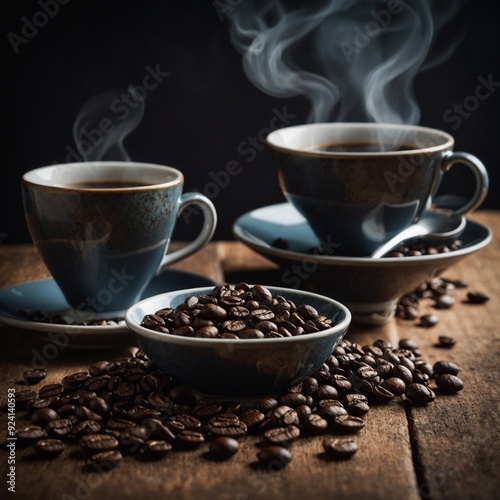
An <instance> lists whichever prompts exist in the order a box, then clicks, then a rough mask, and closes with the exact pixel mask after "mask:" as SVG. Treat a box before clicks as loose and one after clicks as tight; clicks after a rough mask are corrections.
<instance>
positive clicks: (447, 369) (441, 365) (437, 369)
mask: <svg viewBox="0 0 500 500" xmlns="http://www.w3.org/2000/svg"><path fill="white" fill-rule="evenodd" d="M433 370H434V373H436V374H438V375H443V374H444V373H449V374H451V375H457V374H458V372H459V371H460V368H459V367H458V365H456V364H455V363H453V362H452V361H436V363H434V366H433Z"/></svg>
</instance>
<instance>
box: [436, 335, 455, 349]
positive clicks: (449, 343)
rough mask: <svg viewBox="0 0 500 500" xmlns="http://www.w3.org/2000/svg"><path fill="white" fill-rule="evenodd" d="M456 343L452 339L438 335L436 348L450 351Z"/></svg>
mask: <svg viewBox="0 0 500 500" xmlns="http://www.w3.org/2000/svg"><path fill="white" fill-rule="evenodd" d="M456 343H457V341H456V340H455V339H454V338H453V337H448V336H446V335H440V336H439V337H438V344H437V345H436V347H443V348H445V349H450V348H451V347H453V346H454V345H455V344H456Z"/></svg>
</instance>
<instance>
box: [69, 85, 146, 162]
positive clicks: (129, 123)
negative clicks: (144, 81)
mask: <svg viewBox="0 0 500 500" xmlns="http://www.w3.org/2000/svg"><path fill="white" fill-rule="evenodd" d="M144 108H145V104H144V98H143V97H141V96H139V95H138V94H137V93H136V92H135V89H134V88H133V87H130V88H129V89H128V91H127V92H124V91H111V90H110V91H107V92H103V93H102V94H99V95H97V96H94V97H91V98H90V99H89V100H88V101H87V102H86V103H85V104H84V105H83V107H82V109H81V110H80V112H79V113H78V116H77V117H76V120H75V123H74V125H73V138H74V140H75V144H76V148H77V150H78V153H79V154H80V155H81V157H82V159H83V161H101V160H116V161H132V160H131V158H130V155H129V154H128V152H127V150H126V149H125V147H124V145H123V141H124V140H125V138H126V137H127V136H128V135H129V134H130V133H131V132H132V131H133V130H135V128H136V127H137V126H138V125H139V123H140V122H141V120H142V117H143V115H144Z"/></svg>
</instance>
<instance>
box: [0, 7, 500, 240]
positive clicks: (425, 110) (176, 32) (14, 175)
mask: <svg viewBox="0 0 500 500" xmlns="http://www.w3.org/2000/svg"><path fill="white" fill-rule="evenodd" d="M45 1H46V2H47V1H48V2H49V3H54V2H55V0H45ZM61 1H62V0H61ZM65 1H67V3H66V4H64V5H60V4H58V12H57V13H56V14H55V15H53V16H52V17H50V18H49V19H48V21H47V22H46V24H45V25H44V26H41V27H40V28H38V32H37V33H36V34H34V35H33V36H32V37H30V38H29V39H28V38H26V40H27V43H20V44H19V45H18V46H17V49H18V53H17V54H16V53H15V51H14V48H13V46H12V43H11V41H10V40H9V38H8V34H9V33H14V34H17V35H20V36H22V34H21V33H22V31H21V30H22V28H23V24H24V23H25V20H24V18H26V19H27V20H28V21H33V20H34V18H35V16H36V14H37V13H38V12H40V11H42V8H41V3H40V1H39V2H35V1H23V2H21V1H18V0H1V3H0V9H1V10H0V23H1V28H2V32H1V35H2V39H1V50H2V78H1V81H0V86H1V87H0V89H1V94H0V95H1V99H2V118H3V120H2V122H3V126H2V132H1V145H2V147H1V151H0V154H1V157H0V169H1V170H0V179H1V182H0V186H1V193H0V213H1V218H0V242H5V243H18V242H29V241H30V238H29V235H28V232H27V229H26V225H25V222H24V216H23V213H22V203H21V196H20V188H19V184H20V178H21V176H22V174H23V173H24V172H26V171H28V170H31V169H33V168H36V167H39V166H44V165H47V164H51V163H55V162H65V161H66V160H67V159H68V158H67V157H68V151H69V150H68V147H71V148H73V149H74V147H75V144H74V141H73V137H72V127H73V123H74V121H75V118H76V116H77V114H78V112H79V111H80V109H81V107H82V106H83V104H84V103H85V102H86V101H87V100H88V99H89V98H91V97H93V96H96V95H98V94H100V93H102V92H104V91H107V90H109V89H116V88H118V89H122V90H125V89H126V88H127V87H128V85H130V84H132V85H140V84H141V82H142V80H143V79H144V77H145V75H146V74H147V67H150V68H159V70H160V71H162V72H168V73H169V75H168V76H167V77H165V78H164V79H163V81H162V82H161V83H160V84H159V85H158V86H157V88H155V89H154V90H151V91H149V92H148V94H147V97H146V100H145V114H144V117H143V119H142V121H141V123H140V125H139V126H138V128H137V129H136V130H135V131H134V132H133V133H132V134H131V135H130V136H129V137H128V138H127V139H126V141H125V146H126V149H127V151H128V153H129V154H130V157H131V158H132V159H133V160H136V161H143V162H154V163H162V164H166V165H171V166H173V167H176V168H179V169H181V170H182V171H183V172H184V174H185V179H186V180H185V191H190V190H194V189H197V190H199V191H201V192H205V193H206V194H207V195H208V196H210V197H211V198H212V201H213V202H214V204H215V206H216V208H217V211H218V214H219V226H218V229H217V232H216V235H215V238H216V239H228V238H231V226H232V223H233V221H234V220H235V219H236V218H237V217H238V216H239V215H241V214H243V213H245V212H246V211H248V210H251V209H254V208H257V207H260V206H264V205H267V204H271V203H279V202H281V201H283V200H284V198H283V196H282V195H281V193H280V191H279V188H278V185H277V182H276V179H275V176H274V172H273V171H272V169H271V167H270V165H269V158H268V156H267V152H266V151H265V150H264V148H263V146H262V142H260V141H259V139H257V142H256V143H255V142H254V144H255V146H253V153H252V154H251V153H250V152H248V145H245V144H243V143H245V142H247V143H249V140H250V141H251V139H250V138H251V137H258V134H259V132H261V131H263V130H264V129H265V128H266V127H268V125H269V122H270V120H271V118H272V117H273V116H274V115H275V114H276V111H279V112H283V110H284V109H285V110H286V112H288V113H289V114H293V115H296V116H295V117H294V118H293V119H291V120H290V125H294V124H300V123H305V122H306V118H307V114H308V112H309V105H308V103H307V102H306V100H305V99H303V98H301V97H296V98H291V99H278V98H272V97H269V96H267V95H265V94H263V93H262V92H261V91H259V90H257V89H256V88H255V87H253V85H252V84H251V83H250V82H249V81H248V80H247V78H246V76H245V74H244V72H243V70H242V65H241V55H240V54H239V53H238V52H237V51H236V50H235V49H234V47H233V46H232V44H231V42H230V39H229V24H228V20H227V18H226V17H225V15H224V13H223V12H222V11H221V6H224V5H226V7H227V8H238V3H239V2H238V0H220V1H219V2H218V3H216V2H212V1H199V0H198V1H185V2H184V1H179V0H177V1H173V2H171V1H160V0H156V1H152V0H150V1H142V2H130V1H103V0H89V1H85V2H84V1H78V0H71V1H69V0H65ZM41 2H42V3H45V2H43V0H41ZM494 8H495V4H494V3H493V2H486V1H482V2H481V1H470V2H469V3H468V4H467V5H466V7H465V8H464V9H463V11H462V12H461V13H460V14H459V15H458V16H457V17H456V18H455V19H454V20H453V21H452V23H451V24H449V25H448V26H447V27H446V31H445V33H444V38H443V37H441V38H442V39H443V40H444V39H446V37H455V36H459V37H460V38H461V42H460V43H459V45H458V46H457V48H456V50H455V52H454V53H453V54H452V55H451V57H450V58H449V59H448V60H447V61H446V62H444V63H443V64H441V65H440V66H438V67H435V68H433V69H430V70H427V71H424V72H423V73H421V74H419V75H418V76H417V78H416V80H415V92H416V94H417V98H418V101H419V104H420V106H421V111H422V116H421V120H420V124H421V125H426V126H430V127H435V128H439V129H443V130H446V131H448V132H450V133H452V135H454V137H455V139H456V148H455V149H456V150H462V151H468V152H470V153H472V154H475V155H477V156H478V157H480V158H481V160H482V161H483V162H484V163H485V165H486V167H487V169H488V171H489V174H490V178H491V187H490V192H489V195H488V198H487V199H486V201H485V202H484V203H483V205H482V207H483V208H500V196H499V184H500V179H499V167H498V158H499V153H498V148H499V147H500V132H499V130H500V129H499V119H498V117H499V113H500V83H499V86H498V87H494V88H493V89H492V91H491V92H490V94H491V95H490V96H489V97H488V98H486V99H484V100H482V101H480V102H479V105H478V107H477V109H475V110H474V111H473V112H471V113H470V116H468V117H467V118H464V119H463V120H462V121H461V123H460V124H458V123H457V122H456V121H451V120H450V119H448V120H446V119H445V118H444V115H445V112H446V111H447V110H448V109H450V108H452V107H453V106H454V105H455V104H463V103H464V102H466V99H467V97H469V96H471V95H473V94H474V92H475V89H476V87H477V86H478V84H479V80H478V78H480V77H483V78H485V79H488V77H489V75H491V76H490V79H491V80H493V81H495V82H500V56H499V50H498V48H499V47H500V30H499V29H498V18H497V16H496V15H495V12H496V11H495V12H494V10H493V9H494ZM37 19H39V20H42V21H43V16H41V17H38V18H37ZM11 37H12V35H11ZM438 49H439V47H437V46H436V48H435V50H438ZM468 102H473V101H468ZM453 127H455V129H454V128H453ZM262 137H263V135H262V134H261V138H262ZM244 150H246V151H247V153H245V154H242V151H244ZM234 162H237V164H238V168H237V170H238V173H237V174H236V175H231V176H229V177H228V175H224V174H221V172H223V171H225V170H226V168H227V166H228V164H230V165H233V167H234V165H236V164H235V163H234ZM233 173H234V171H233ZM214 177H217V178H218V182H219V185H218V186H217V184H216V183H215V181H214ZM228 179H229V181H228ZM470 180H471V175H470V174H469V173H468V172H467V171H466V169H465V168H456V169H454V172H452V173H451V174H450V175H449V176H448V179H447V182H446V183H445V184H444V186H443V190H446V189H453V190H455V191H458V192H459V193H461V194H463V195H464V196H467V194H468V193H470V192H471V182H470ZM182 225H183V224H182V222H180V223H179V225H178V228H177V230H176V233H175V234H174V238H185V237H189V236H190V234H191V233H192V232H194V231H195V230H196V223H195V224H191V225H190V226H191V227H189V228H187V229H186V228H185V227H181V226H182Z"/></svg>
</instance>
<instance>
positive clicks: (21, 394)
mask: <svg viewBox="0 0 500 500" xmlns="http://www.w3.org/2000/svg"><path fill="white" fill-rule="evenodd" d="M36 397H37V393H36V392H35V391H32V390H31V389H23V390H21V391H16V405H17V407H18V408H26V405H27V403H28V402H29V401H32V400H33V399H36Z"/></svg>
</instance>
